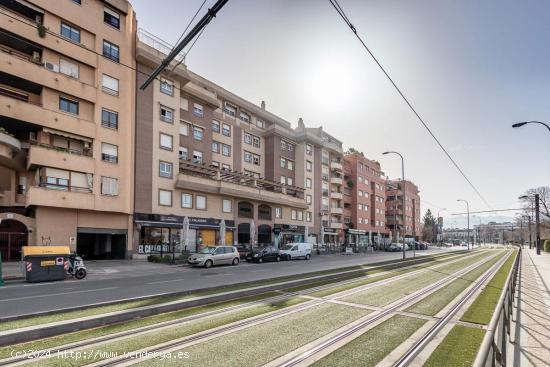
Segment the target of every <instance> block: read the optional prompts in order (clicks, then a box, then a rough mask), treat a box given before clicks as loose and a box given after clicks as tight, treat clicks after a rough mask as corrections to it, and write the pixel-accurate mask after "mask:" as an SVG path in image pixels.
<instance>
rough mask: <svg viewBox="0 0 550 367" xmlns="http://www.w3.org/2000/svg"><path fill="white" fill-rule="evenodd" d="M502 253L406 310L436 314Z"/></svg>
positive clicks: (487, 268) (488, 267) (489, 266)
mask: <svg viewBox="0 0 550 367" xmlns="http://www.w3.org/2000/svg"><path fill="white" fill-rule="evenodd" d="M504 255H505V254H499V255H498V256H496V257H495V258H493V259H491V260H489V261H487V262H486V263H485V264H483V265H481V266H479V267H478V268H476V269H474V270H472V271H471V272H469V273H468V274H466V275H463V276H462V277H460V278H458V279H456V280H455V281H453V282H452V283H451V284H448V285H446V286H445V287H443V288H441V289H439V290H437V291H436V292H434V293H432V294H430V295H429V296H428V297H426V298H424V299H422V300H421V301H419V302H416V303H415V304H413V305H412V306H410V307H409V308H407V309H406V311H409V312H415V313H419V314H424V315H429V316H434V315H436V314H437V313H438V312H439V311H441V310H442V309H443V308H444V307H445V306H447V305H448V304H449V302H451V301H452V300H454V299H455V298H456V297H458V295H459V294H460V293H462V292H463V291H464V290H465V289H466V288H468V287H469V286H470V285H471V284H472V283H473V282H475V281H476V280H477V278H479V277H480V276H481V275H483V273H485V272H486V271H487V270H489V269H490V268H491V266H493V265H494V264H496V263H497V262H498V261H499V260H500V259H501V258H502V256H504Z"/></svg>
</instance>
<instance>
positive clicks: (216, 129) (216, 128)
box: [212, 120, 220, 133]
mask: <svg viewBox="0 0 550 367" xmlns="http://www.w3.org/2000/svg"><path fill="white" fill-rule="evenodd" d="M212 131H214V132H215V133H219V132H220V122H219V121H216V120H212Z"/></svg>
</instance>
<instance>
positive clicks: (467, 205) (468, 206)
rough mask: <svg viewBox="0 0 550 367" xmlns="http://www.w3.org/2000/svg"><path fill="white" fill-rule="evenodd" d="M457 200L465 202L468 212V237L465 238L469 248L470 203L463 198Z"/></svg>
mask: <svg viewBox="0 0 550 367" xmlns="http://www.w3.org/2000/svg"><path fill="white" fill-rule="evenodd" d="M457 201H462V202H464V203H466V211H467V213H468V238H467V248H468V250H469V249H470V204H469V203H468V201H467V200H464V199H458V200H457Z"/></svg>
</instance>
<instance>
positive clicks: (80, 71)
mask: <svg viewBox="0 0 550 367" xmlns="http://www.w3.org/2000/svg"><path fill="white" fill-rule="evenodd" d="M135 32H136V18H135V14H134V11H133V9H132V7H131V5H130V4H129V3H128V2H127V1H125V0H104V1H99V0H87V1H79V0H56V1H49V0H32V1H24V0H10V1H0V64H1V65H2V67H1V68H0V219H1V220H2V221H1V223H0V248H1V250H2V255H3V259H4V260H8V261H9V260H19V251H20V249H21V246H24V245H42V244H47V245H49V244H51V245H70V246H71V249H72V250H77V251H78V252H79V253H80V254H84V255H86V256H87V258H125V257H128V256H130V255H131V246H129V245H130V244H131V243H132V213H133V187H134V185H133V167H134V159H133V157H134V151H133V140H134V118H135V116H134V114H135V71H134V68H135V61H134V54H135Z"/></svg>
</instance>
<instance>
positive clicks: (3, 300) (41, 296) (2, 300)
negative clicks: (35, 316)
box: [0, 287, 120, 302]
mask: <svg viewBox="0 0 550 367" xmlns="http://www.w3.org/2000/svg"><path fill="white" fill-rule="evenodd" d="M117 288H120V287H108V288H98V289H88V290H84V291H73V292H71V294H75V293H87V292H99V291H105V290H108V289H117ZM66 295H67V293H66V292H63V293H48V294H40V295H36V296H27V297H17V298H7V299H0V302H8V301H17V300H20V299H31V298H43V297H53V296H66Z"/></svg>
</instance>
